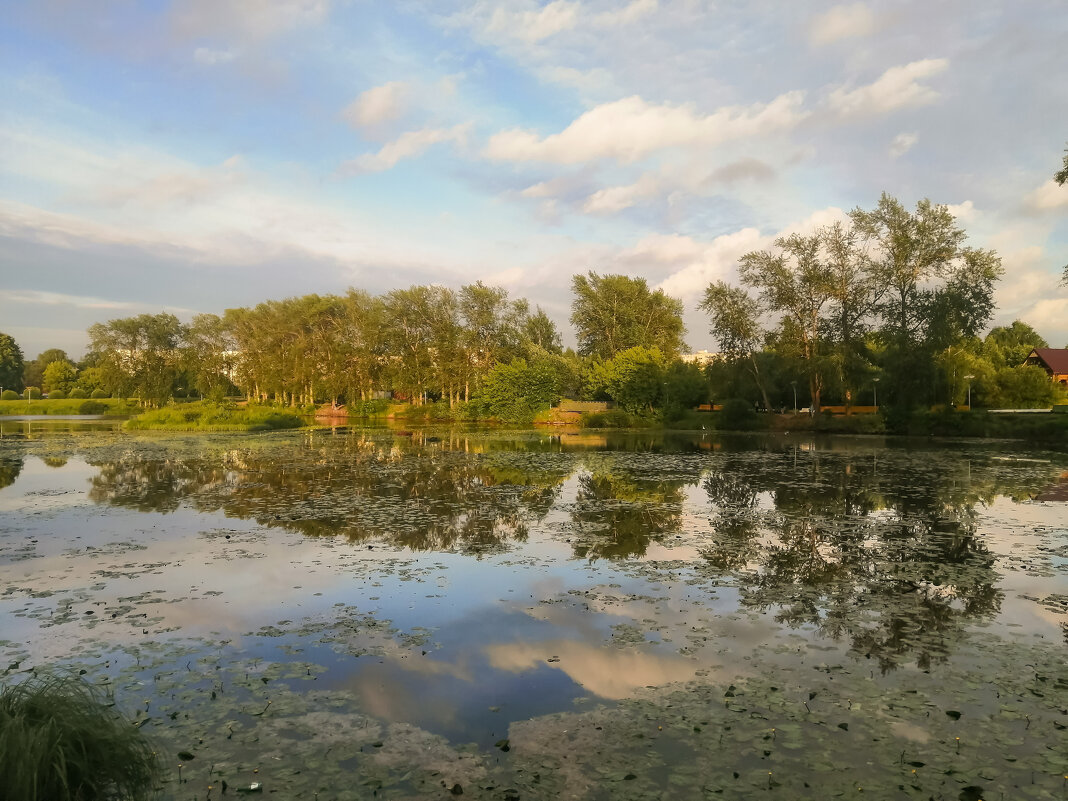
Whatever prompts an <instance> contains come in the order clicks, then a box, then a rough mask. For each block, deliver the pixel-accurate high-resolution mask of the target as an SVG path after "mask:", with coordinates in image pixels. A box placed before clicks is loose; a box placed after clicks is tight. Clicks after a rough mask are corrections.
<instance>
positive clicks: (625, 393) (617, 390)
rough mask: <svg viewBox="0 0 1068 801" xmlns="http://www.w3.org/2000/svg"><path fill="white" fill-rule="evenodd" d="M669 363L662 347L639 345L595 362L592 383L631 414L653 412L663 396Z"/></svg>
mask: <svg viewBox="0 0 1068 801" xmlns="http://www.w3.org/2000/svg"><path fill="white" fill-rule="evenodd" d="M666 363H667V360H666V359H665V358H664V354H662V353H661V352H660V349H659V348H647V347H644V346H641V345H639V346H637V347H633V348H628V349H627V350H624V351H621V352H619V353H617V354H616V355H615V356H613V357H612V358H611V359H608V360H606V361H603V362H595V363H594V365H593V367H592V369H591V373H590V379H589V380H590V383H591V386H592V388H593V389H594V390H595V391H599V392H603V393H604V394H606V395H607V396H608V397H609V398H611V399H612V400H613V401H615V402H616V403H617V404H618V405H619V406H620V408H622V409H623V410H625V411H627V412H630V413H632V414H643V413H648V412H651V411H653V409H654V408H655V407H657V406H659V405H661V402H662V400H663V397H664V387H665V368H666V366H667V364H666Z"/></svg>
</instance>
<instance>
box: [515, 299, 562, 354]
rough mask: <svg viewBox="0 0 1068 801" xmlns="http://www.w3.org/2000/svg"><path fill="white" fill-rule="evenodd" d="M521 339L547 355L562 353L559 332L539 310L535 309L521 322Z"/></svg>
mask: <svg viewBox="0 0 1068 801" xmlns="http://www.w3.org/2000/svg"><path fill="white" fill-rule="evenodd" d="M523 337H524V339H526V341H527V342H529V343H530V344H531V345H534V346H535V347H538V348H541V349H542V350H544V351H548V352H549V353H562V352H563V347H562V346H561V343H560V332H559V331H557V330H556V323H554V322H553V321H552V318H551V317H549V315H548V314H546V313H545V311H544V310H543V309H542V308H541V306H538V307H537V311H536V312H534V314H528V315H527V316H526V319H524V321H523Z"/></svg>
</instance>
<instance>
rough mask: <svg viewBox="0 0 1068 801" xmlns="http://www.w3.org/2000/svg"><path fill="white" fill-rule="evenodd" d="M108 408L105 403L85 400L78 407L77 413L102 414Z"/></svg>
mask: <svg viewBox="0 0 1068 801" xmlns="http://www.w3.org/2000/svg"><path fill="white" fill-rule="evenodd" d="M107 410H108V407H107V405H106V404H103V403H101V402H100V401H95V400H87V401H86V402H85V403H83V404H82V405H81V406H79V407H78V414H104V413H105V412H106V411H107Z"/></svg>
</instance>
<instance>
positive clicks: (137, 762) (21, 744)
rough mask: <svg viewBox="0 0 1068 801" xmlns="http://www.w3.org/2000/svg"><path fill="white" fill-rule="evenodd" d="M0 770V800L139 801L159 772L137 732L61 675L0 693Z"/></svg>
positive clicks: (90, 691)
mask: <svg viewBox="0 0 1068 801" xmlns="http://www.w3.org/2000/svg"><path fill="white" fill-rule="evenodd" d="M0 768H2V770H3V776H4V780H3V781H4V788H3V791H4V793H5V795H4V797H5V798H11V799H25V801H104V800H105V799H130V801H141V799H148V798H151V797H152V796H153V795H154V792H155V787H156V783H157V779H158V777H159V763H158V761H157V759H156V756H155V753H154V752H153V750H152V746H151V745H150V744H149V743H148V742H147V740H146V739H145V737H144V735H143V733H142V732H141V730H140V729H138V728H136V727H134V726H133V725H131V723H130V721H129V720H126V719H125V718H123V717H122V716H121V715H120V714H118V713H116V712H114V711H113V710H112V709H110V708H109V707H108V705H107V704H106V703H105V701H104V699H102V698H100V697H98V695H97V693H96V692H95V691H94V690H93V688H92V687H90V686H89V685H88V684H86V683H84V682H83V681H81V680H80V679H78V678H75V677H67V676H41V677H38V678H33V679H28V680H27V681H25V682H23V683H21V684H15V685H10V686H7V687H5V688H3V689H2V690H0Z"/></svg>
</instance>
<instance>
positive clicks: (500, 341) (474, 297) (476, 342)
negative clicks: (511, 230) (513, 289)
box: [458, 281, 527, 399]
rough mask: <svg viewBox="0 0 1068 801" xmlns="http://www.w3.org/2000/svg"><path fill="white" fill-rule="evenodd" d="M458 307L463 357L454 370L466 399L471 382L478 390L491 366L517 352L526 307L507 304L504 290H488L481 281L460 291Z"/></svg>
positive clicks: (519, 303)
mask: <svg viewBox="0 0 1068 801" xmlns="http://www.w3.org/2000/svg"><path fill="white" fill-rule="evenodd" d="M459 303H460V308H459V312H460V320H461V322H462V325H463V331H462V334H461V339H462V345H463V354H464V355H463V359H462V362H461V364H460V365H458V367H459V368H460V369H461V371H462V373H463V377H464V398H465V399H467V398H468V397H470V393H471V389H470V384H471V381H472V380H473V381H474V384H475V386H476V387H478V386H479V385H480V384H481V381H482V378H483V376H484V375H485V374H486V373H487V372H488V371H489V369H490V368H491V367H492V366H493V365H494V364H496V363H497V362H500V361H504V360H506V359H508V358H509V357H511V356H514V355H515V354H516V352H517V351H518V347H519V344H520V340H521V337H522V334H521V330H522V325H523V322H524V320H525V318H526V316H527V305H526V301H519V302H517V303H510V302H509V301H508V292H507V291H506V290H504V289H501V288H500V287H488V286H486V285H485V284H483V283H482V282H481V281H477V282H475V283H474V284H468V285H467V286H465V287H461V289H460V297H459Z"/></svg>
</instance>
